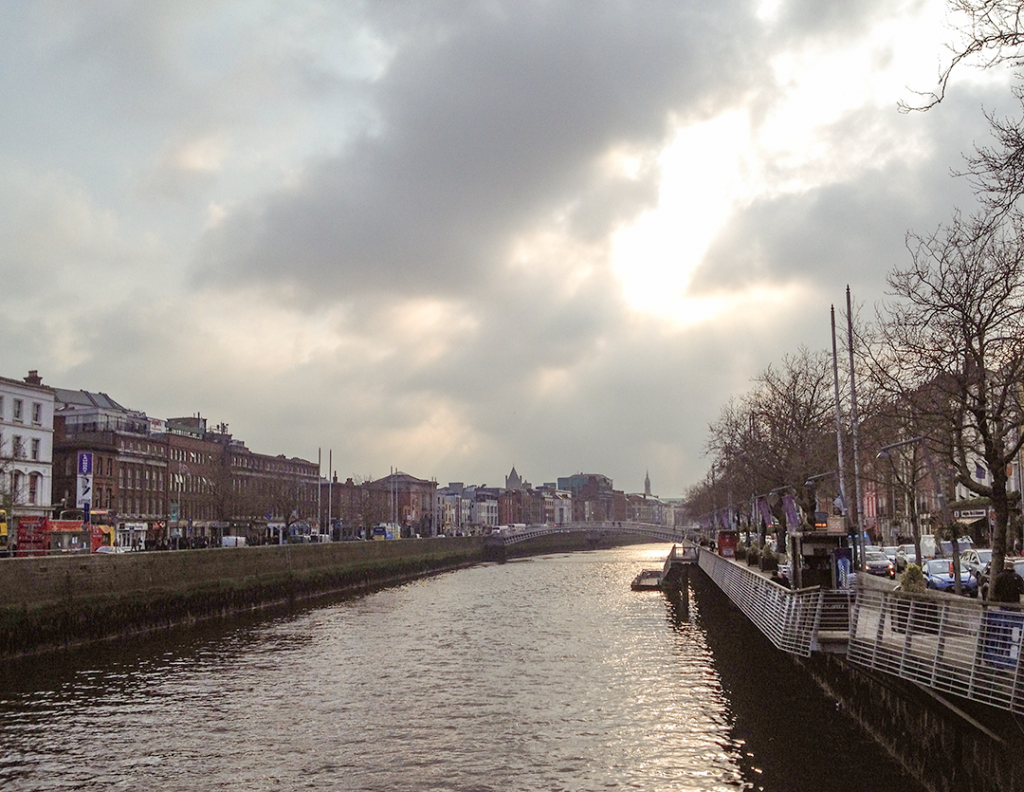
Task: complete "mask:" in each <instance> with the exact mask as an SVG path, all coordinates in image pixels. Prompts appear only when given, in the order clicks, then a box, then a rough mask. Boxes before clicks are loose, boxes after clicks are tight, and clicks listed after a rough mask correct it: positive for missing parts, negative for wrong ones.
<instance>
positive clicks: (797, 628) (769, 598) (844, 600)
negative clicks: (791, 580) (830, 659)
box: [698, 550, 850, 657]
mask: <svg viewBox="0 0 1024 792" xmlns="http://www.w3.org/2000/svg"><path fill="white" fill-rule="evenodd" d="M698 564H699V566H700V568H701V569H703V570H704V571H705V572H706V573H707V575H708V576H709V577H710V578H711V579H712V580H714V581H715V583H717V584H718V586H719V588H721V589H722V591H723V592H725V594H726V596H728V597H729V599H731V600H732V601H733V602H734V603H735V604H736V606H737V607H738V608H739V609H740V610H741V611H742V612H743V613H744V615H746V617H747V618H748V619H750V620H751V621H752V622H753V623H754V624H755V625H757V628H758V629H759V630H761V632H762V633H764V634H765V636H767V638H768V640H770V641H771V642H772V643H773V644H775V646H776V647H777V648H779V649H781V650H782V651H784V652H789V653H791V654H796V655H800V656H802V657H809V656H810V654H811V652H812V651H816V650H818V649H820V648H821V644H822V639H823V638H824V637H825V636H824V635H823V633H825V632H827V633H831V634H834V635H836V636H837V637H841V639H845V637H846V636H845V632H846V630H847V628H848V618H849V609H850V594H849V592H846V591H823V590H821V589H819V588H814V589H802V590H799V591H792V590H790V589H787V588H785V587H784V586H780V585H779V584H778V583H775V582H773V581H771V580H769V579H767V578H765V577H763V576H762V575H759V574H758V573H757V572H755V571H753V570H752V569H747V568H745V567H743V566H742V565H740V564H736V563H733V562H732V561H729V560H728V559H725V558H722V557H721V556H719V555H716V554H715V553H712V552H709V551H707V550H701V552H700V558H699V561H698Z"/></svg>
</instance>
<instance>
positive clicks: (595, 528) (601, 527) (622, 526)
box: [489, 522, 687, 545]
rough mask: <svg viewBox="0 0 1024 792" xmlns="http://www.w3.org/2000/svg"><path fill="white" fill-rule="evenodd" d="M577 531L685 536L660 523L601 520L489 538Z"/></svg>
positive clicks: (511, 539)
mask: <svg viewBox="0 0 1024 792" xmlns="http://www.w3.org/2000/svg"><path fill="white" fill-rule="evenodd" d="M578 531H586V532H591V533H593V532H597V533H611V534H633V535H636V536H647V537H650V538H652V539H660V540H662V541H664V542H681V541H683V540H684V539H686V538H687V535H686V534H685V533H684V532H683V531H674V530H672V529H671V528H666V527H665V526H662V525H652V524H649V523H631V522H602V523H566V524H564V525H559V526H551V525H528V526H526V527H525V528H522V529H520V530H518V531H516V532H515V533H500V534H491V536H490V537H489V539H491V540H492V541H494V542H501V543H502V544H505V545H510V544H516V543H518V542H525V541H527V540H529V539H535V538H537V537H538V536H547V535H548V534H557V533H572V532H578Z"/></svg>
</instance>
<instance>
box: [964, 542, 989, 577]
mask: <svg viewBox="0 0 1024 792" xmlns="http://www.w3.org/2000/svg"><path fill="white" fill-rule="evenodd" d="M960 561H961V562H962V563H963V565H964V566H966V567H967V568H968V569H969V570H971V574H972V575H974V577H975V578H977V577H978V575H980V574H981V571H982V570H983V569H984V568H985V567H986V566H988V565H989V564H990V563H991V562H992V551H991V550H990V549H988V548H987V547H985V548H981V549H976V548H974V547H968V548H967V549H966V550H963V551H961V553H960Z"/></svg>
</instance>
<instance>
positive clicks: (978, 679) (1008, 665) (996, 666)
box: [847, 585, 1024, 714]
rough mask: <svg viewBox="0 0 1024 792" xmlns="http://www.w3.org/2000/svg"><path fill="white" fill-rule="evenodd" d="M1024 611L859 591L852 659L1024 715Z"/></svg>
mask: <svg viewBox="0 0 1024 792" xmlns="http://www.w3.org/2000/svg"><path fill="white" fill-rule="evenodd" d="M1022 636H1024V612H1022V610H1021V607H1020V606H1019V605H1006V604H997V603H988V602H977V601H975V600H972V599H967V598H964V597H956V596H953V595H949V594H940V593H935V592H925V593H922V594H911V593H906V592H897V591H884V590H876V589H874V588H869V587H865V586H860V585H859V586H858V590H857V598H856V603H855V605H854V608H853V613H852V618H851V621H850V636H849V645H848V651H847V658H848V659H849V660H850V661H851V662H853V663H855V664H857V665H860V666H863V667H865V668H871V669H874V670H876V671H882V672H884V673H887V674H894V675H896V676H898V677H901V678H903V679H906V680H909V681H911V682H916V683H918V684H920V685H923V686H925V687H928V688H931V689H933V690H937V691H942V692H946V693H950V694H952V695H956V696H961V697H963V698H967V699H971V700H972V701H977V702H980V703H982V704H988V705H990V706H993V707H998V708H1000V709H1005V710H1010V711H1011V712H1014V713H1017V714H1021V713H1024V686H1022V681H1024V680H1022V671H1024V669H1022V654H1024V652H1022Z"/></svg>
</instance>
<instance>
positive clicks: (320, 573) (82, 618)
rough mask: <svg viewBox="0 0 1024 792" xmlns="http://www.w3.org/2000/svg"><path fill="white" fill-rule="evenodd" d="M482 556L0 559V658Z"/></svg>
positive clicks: (437, 546)
mask: <svg viewBox="0 0 1024 792" xmlns="http://www.w3.org/2000/svg"><path fill="white" fill-rule="evenodd" d="M485 559H486V547H485V545H484V542H483V540H482V539H479V538H473V537H466V538H453V539H440V540H438V539H434V540H419V541H416V540H401V541H384V542H380V541H378V542H336V543H326V544H290V545H269V546H261V547H239V548H212V549H207V550H187V551H164V552H140V553H117V554H90V555H60V556H50V557H47V558H10V559H2V560H0V657H5V656H8V657H9V656H18V655H26V654H36V653H40V652H46V651H53V650H59V649H62V648H66V647H70V646H74V645H77V644H81V643H88V642H91V641H99V640H105V639H110V638H116V637H119V636H125V635H131V634H137V633H144V632H150V631H153V630H159V629H166V628H169V627H172V626H174V625H177V624H185V623H189V622H192V621H196V620H200V619H205V618H212V617H216V616H221V615H228V614H230V613H235V612H241V611H245V610H252V609H255V608H261V607H268V606H272V605H277V604H282V603H287V602H292V601H297V600H302V599H308V598H311V597H315V596H320V595H325V594H329V593H333V592H344V591H362V590H367V589H371V588H374V587H378V586H383V585H388V584H391V583H397V582H401V581H404V580H410V579H413V578H416V577H420V576H422V575H426V574H430V573H434V572H440V571H444V570H448V569H456V568H459V567H463V566H468V565H471V564H476V563H479V562H481V561H483V560H485Z"/></svg>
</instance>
